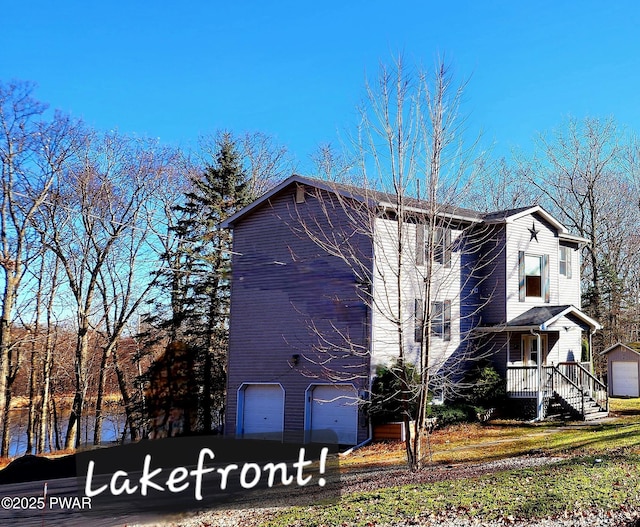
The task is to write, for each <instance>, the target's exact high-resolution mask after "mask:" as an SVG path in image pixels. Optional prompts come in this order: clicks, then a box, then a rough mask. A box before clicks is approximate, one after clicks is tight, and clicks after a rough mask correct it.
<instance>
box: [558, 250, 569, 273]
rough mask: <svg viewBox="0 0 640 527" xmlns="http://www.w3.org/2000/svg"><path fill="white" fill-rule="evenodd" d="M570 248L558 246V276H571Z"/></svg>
mask: <svg viewBox="0 0 640 527" xmlns="http://www.w3.org/2000/svg"><path fill="white" fill-rule="evenodd" d="M571 252H572V250H571V248H570V247H565V246H563V245H561V246H560V258H559V262H558V269H559V272H560V276H564V277H565V278H571Z"/></svg>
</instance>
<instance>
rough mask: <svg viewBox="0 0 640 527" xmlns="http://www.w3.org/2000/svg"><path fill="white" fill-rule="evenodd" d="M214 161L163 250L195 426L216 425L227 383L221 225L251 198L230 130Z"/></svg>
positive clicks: (170, 326)
mask: <svg viewBox="0 0 640 527" xmlns="http://www.w3.org/2000/svg"><path fill="white" fill-rule="evenodd" d="M218 143H219V149H218V152H217V154H216V158H215V160H214V162H213V163H212V164H210V165H208V166H206V167H205V169H204V171H203V172H202V173H201V174H200V175H199V176H198V177H194V178H192V180H191V190H190V191H189V192H187V193H186V194H185V203H184V204H183V205H179V206H176V207H175V211H176V212H177V213H178V215H179V218H180V219H179V220H178V221H177V223H176V225H175V226H174V227H172V233H173V235H174V236H175V237H176V240H177V243H176V244H175V249H174V250H173V251H171V252H167V254H165V259H166V264H167V265H166V268H167V271H166V272H164V274H165V286H166V287H167V288H168V289H169V290H170V294H169V298H170V302H171V306H170V309H169V314H168V317H166V318H165V320H164V328H165V329H166V330H168V333H169V337H170V339H172V340H180V341H182V342H184V343H185V344H186V345H187V346H188V348H189V352H190V353H191V354H192V356H193V364H194V368H195V375H196V379H197V384H198V386H199V390H200V392H199V398H198V406H199V408H198V417H199V418H198V428H199V429H200V430H202V431H205V432H207V431H210V430H212V429H213V428H214V424H215V426H220V425H221V424H222V422H221V416H222V409H223V406H224V389H225V384H226V371H225V367H226V356H227V343H228V327H229V321H228V320H229V297H230V283H229V274H230V271H231V269H230V267H231V233H230V232H229V231H228V230H226V229H220V227H219V225H220V223H221V222H222V221H223V220H225V219H226V218H228V217H229V216H230V215H232V214H233V213H235V212H236V211H237V210H239V209H240V208H242V207H244V206H245V205H247V204H248V203H249V202H250V201H251V200H252V199H253V196H252V193H251V190H250V184H249V177H248V176H247V174H246V172H245V170H244V169H243V166H242V158H241V156H240V154H239V152H238V149H237V147H236V143H235V141H234V140H233V138H232V137H231V135H230V134H223V135H222V136H221V137H220V139H219V142H218Z"/></svg>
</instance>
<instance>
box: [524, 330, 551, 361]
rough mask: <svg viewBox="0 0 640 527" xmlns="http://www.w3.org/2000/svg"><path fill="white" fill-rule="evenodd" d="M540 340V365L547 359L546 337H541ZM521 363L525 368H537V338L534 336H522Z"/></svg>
mask: <svg viewBox="0 0 640 527" xmlns="http://www.w3.org/2000/svg"><path fill="white" fill-rule="evenodd" d="M540 340H541V342H542V364H544V363H545V359H546V358H547V351H548V350H547V336H546V335H541V336H540ZM520 349H521V350H522V363H523V364H524V365H525V366H537V365H538V358H539V357H540V354H539V353H538V337H536V336H535V335H522V346H521V348H520Z"/></svg>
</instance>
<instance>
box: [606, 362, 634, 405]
mask: <svg viewBox="0 0 640 527" xmlns="http://www.w3.org/2000/svg"><path fill="white" fill-rule="evenodd" d="M611 374H612V376H613V390H612V391H613V393H612V395H613V396H618V397H620V396H622V397H638V396H639V395H640V393H639V386H638V363H637V362H631V361H629V362H627V361H613V363H612V368H611Z"/></svg>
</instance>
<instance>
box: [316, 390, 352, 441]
mask: <svg viewBox="0 0 640 527" xmlns="http://www.w3.org/2000/svg"><path fill="white" fill-rule="evenodd" d="M306 420H307V424H306V427H305V429H306V430H307V432H308V435H307V437H308V440H309V441H311V442H318V443H322V442H329V441H333V442H335V441H337V443H338V444H341V445H355V444H356V443H357V438H358V393H357V390H356V389H355V387H354V386H353V385H352V384H316V385H311V386H309V388H308V389H307V411H306Z"/></svg>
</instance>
